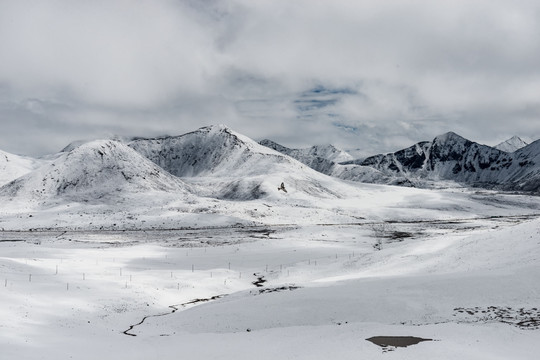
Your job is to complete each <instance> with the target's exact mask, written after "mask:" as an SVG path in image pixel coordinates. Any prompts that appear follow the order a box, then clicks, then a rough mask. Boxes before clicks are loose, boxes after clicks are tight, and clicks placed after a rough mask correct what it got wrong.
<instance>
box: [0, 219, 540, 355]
mask: <svg viewBox="0 0 540 360" xmlns="http://www.w3.org/2000/svg"><path fill="white" fill-rule="evenodd" d="M539 225H540V222H539V220H527V221H525V220H511V221H510V220H508V219H498V220H468V221H456V222H455V223H453V224H448V223H442V224H440V223H434V224H422V223H419V224H387V225H385V227H384V228H382V229H381V228H380V227H377V226H376V225H335V226H318V225H312V226H300V227H271V226H270V227H259V228H255V229H246V228H239V229H230V228H226V229H206V230H183V231H176V232H171V231H163V232H157V233H155V234H153V235H152V237H151V238H149V235H148V234H140V233H139V234H138V233H136V232H133V233H127V234H126V233H123V232H103V233H99V232H71V233H70V232H68V233H59V234H53V235H49V236H46V235H45V234H41V235H42V236H41V241H37V239H38V238H39V237H40V236H39V234H38V233H36V234H30V233H26V234H22V233H21V234H19V237H20V238H25V237H26V236H27V237H28V238H26V240H25V241H17V242H6V241H3V242H0V248H1V254H2V256H1V257H0V274H1V276H2V278H3V279H4V280H6V279H7V286H3V287H0V301H1V303H2V304H3V306H2V307H1V308H0V316H1V318H2V319H3V321H2V322H1V323H0V324H1V325H0V346H1V348H2V349H3V351H2V354H3V356H6V358H7V359H10V358H24V359H40V358H41V359H53V358H54V359H63V358H70V357H72V358H77V359H95V358H97V357H99V358H103V359H110V358H118V356H121V357H129V358H132V359H152V358H156V359H174V358H177V357H178V354H182V355H183V356H187V357H191V358H202V359H219V358H221V359H222V358H235V359H248V358H253V357H257V358H261V359H275V358H293V359H294V358H297V359H326V358H328V357H331V356H332V357H333V356H339V357H341V358H344V359H353V358H359V357H363V356H366V357H369V358H379V357H384V358H400V359H431V358H440V359H454V358H456V357H461V358H467V359H485V358H490V359H505V358H516V359H534V358H536V356H535V354H536V352H537V351H538V345H537V344H538V343H540V332H539V331H538V330H532V329H523V328H520V327H518V326H516V325H515V324H514V325H512V324H505V323H501V321H499V320H500V319H499V320H490V321H485V320H481V316H483V315H481V313H480V312H479V313H478V314H476V315H468V314H467V313H460V312H459V311H456V310H455V309H457V308H474V307H479V308H481V309H487V308H488V307H489V306H497V307H501V308H503V307H504V308H505V309H506V308H508V309H511V310H508V311H509V312H510V315H512V316H514V317H515V318H518V317H519V316H518V315H517V313H518V309H519V308H524V309H532V308H534V307H538V304H539V297H538V294H539V293H540V285H538V282H537V281H536V280H537V279H538V278H539V276H540V267H539V266H538V264H539V262H538V259H539V258H540V250H539V249H540V247H539V246H538V245H539V242H540V233H539V228H540V226H539ZM396 232H401V233H409V234H413V236H411V237H406V238H399V239H393V238H391V237H386V235H389V234H395V233H396ZM10 235H13V234H10ZM59 235H61V236H59ZM3 236H4V238H5V237H6V236H7V235H6V234H5V233H4V234H3ZM156 238H161V240H156ZM68 239H71V241H69V240H68ZM379 240H381V242H380V244H382V246H381V247H380V248H377V247H376V246H375V245H376V244H377V243H379ZM229 264H230V265H229ZM229 266H230V268H229ZM57 267H58V273H56V269H57ZM30 274H31V275H32V277H31V279H29V275H30ZM254 274H255V275H254ZM260 277H262V278H263V279H264V280H266V281H267V282H266V283H264V284H263V285H264V286H263V287H256V286H254V285H253V284H252V283H253V282H254V281H256V280H258V279H259V278H260ZM68 284H69V285H68ZM0 285H6V284H5V283H4V282H2V283H0ZM217 295H225V296H223V297H221V298H219V299H215V300H211V301H200V302H196V303H192V304H186V303H189V302H191V301H192V300H196V299H200V300H205V299H209V298H211V297H214V296H217ZM182 304H185V305H182ZM171 306H175V307H176V308H177V309H178V311H176V312H174V313H173V308H171ZM146 316H150V317H148V318H146V319H145V320H144V322H143V323H142V324H140V325H137V326H135V327H133V328H132V329H131V330H129V331H128V333H129V334H131V335H136V336H130V335H126V334H125V333H124V332H125V331H126V330H128V329H129V328H130V326H132V325H136V324H138V323H140V322H141V321H142V320H143V318H144V317H146ZM479 316H480V317H479ZM502 320H504V319H502ZM518 320H519V319H518ZM509 321H510V320H509ZM515 322H516V323H517V320H516V321H515ZM378 335H410V336H420V337H424V338H430V339H435V340H438V341H434V342H425V343H421V344H418V345H415V346H411V347H408V348H398V349H394V351H389V352H383V350H382V349H381V348H379V347H377V346H376V345H374V344H371V343H369V342H367V341H365V339H366V338H368V337H371V336H378ZM95 344H99V346H96V345H95Z"/></svg>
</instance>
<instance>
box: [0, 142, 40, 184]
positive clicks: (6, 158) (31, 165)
mask: <svg viewBox="0 0 540 360" xmlns="http://www.w3.org/2000/svg"><path fill="white" fill-rule="evenodd" d="M43 164H44V161H41V160H38V159H33V158H30V157H26V156H18V155H14V154H10V153H7V152H4V151H1V150H0V186H2V185H4V184H7V183H8V182H10V181H12V180H15V179H16V178H18V177H20V176H23V175H25V174H27V173H29V172H30V171H32V170H34V169H37V168H38V167H40V166H41V165H43Z"/></svg>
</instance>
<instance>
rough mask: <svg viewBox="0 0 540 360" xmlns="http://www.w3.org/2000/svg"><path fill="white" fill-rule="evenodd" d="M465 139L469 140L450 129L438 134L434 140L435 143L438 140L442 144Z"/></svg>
mask: <svg viewBox="0 0 540 360" xmlns="http://www.w3.org/2000/svg"><path fill="white" fill-rule="evenodd" d="M463 141H468V140H467V139H465V138H464V137H463V136H460V135H458V134H456V133H455V132H453V131H449V132H447V133H444V134H441V135H438V136H436V137H435V139H434V140H433V142H434V143H435V142H438V143H441V144H444V143H447V142H463Z"/></svg>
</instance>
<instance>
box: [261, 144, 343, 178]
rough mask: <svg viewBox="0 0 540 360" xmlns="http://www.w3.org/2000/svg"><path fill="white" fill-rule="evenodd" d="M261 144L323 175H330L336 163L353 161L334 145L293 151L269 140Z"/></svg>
mask: <svg viewBox="0 0 540 360" xmlns="http://www.w3.org/2000/svg"><path fill="white" fill-rule="evenodd" d="M259 144H261V145H263V146H266V147H268V148H270V149H274V150H276V151H278V152H280V153H282V154H285V155H288V156H290V157H292V158H294V159H296V160H298V161H300V162H301V163H303V164H305V165H307V166H309V167H310V168H312V169H314V170H317V171H319V172H322V173H323V174H329V173H330V172H331V171H332V168H333V166H334V163H336V162H340V161H347V160H351V159H352V156H350V155H348V154H347V153H345V152H344V151H341V150H339V149H337V148H335V147H334V146H332V145H324V146H317V145H316V146H312V147H310V148H307V149H291V148H288V147H285V146H283V145H280V144H278V143H276V142H273V141H271V140H267V139H265V140H262V141H260V142H259Z"/></svg>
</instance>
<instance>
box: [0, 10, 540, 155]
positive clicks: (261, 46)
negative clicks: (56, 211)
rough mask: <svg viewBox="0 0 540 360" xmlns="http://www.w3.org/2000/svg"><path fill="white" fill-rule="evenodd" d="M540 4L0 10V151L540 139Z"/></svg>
mask: <svg viewBox="0 0 540 360" xmlns="http://www.w3.org/2000/svg"><path fill="white" fill-rule="evenodd" d="M539 39H540V1H537V0H531V1H527V0H521V1H509V0H505V1H498V0H485V1H480V0H479V1H476V0H463V1H461V0H452V1H442V0H441V1H435V0H425V1H413V0H411V1H405V0H403V1H394V0H384V1H381V0H370V1H364V0H349V1H345V0H321V1H317V0H298V1H295V0H170V1H168V0H163V1H158V0H148V1H144V0H103V1H100V0H93V1H87V0H85V1H76V0H65V1H60V0H58V1H56V0H50V1H47V0H36V1H31V0H25V1H19V0H14V1H9V0H0V123H1V126H0V149H1V150H4V151H7V152H12V153H17V154H25V155H32V156H37V155H42V154H46V153H53V152H57V151H59V150H60V149H62V148H63V147H64V146H65V145H67V144H68V143H69V142H71V141H73V140H77V139H90V138H99V137H108V136H112V135H123V136H157V135H164V134H169V135H179V134H182V133H185V132H188V131H192V130H194V129H197V128H199V127H201V126H205V125H209V124H226V125H228V126H229V127H231V128H233V129H234V130H236V131H238V132H240V133H243V134H245V135H247V136H250V137H251V138H254V139H256V140H260V139H262V138H269V139H272V140H274V141H277V142H279V143H282V144H283V145H285V146H289V147H305V146H309V145H313V144H324V143H333V144H335V145H336V146H339V147H341V148H344V149H360V153H363V154H366V155H367V154H375V153H379V152H389V151H395V150H398V149H401V148H403V147H406V146H409V145H412V144H413V143H416V142H418V141H421V140H431V139H432V138H433V137H435V136H436V135H439V134H442V133H445V132H447V131H454V132H456V133H458V134H460V135H462V136H464V137H466V138H468V139H470V140H473V141H477V142H480V143H485V144H488V145H495V144H496V143H498V142H500V141H503V140H506V139H507V138H509V137H511V136H512V135H518V136H522V137H524V138H528V140H536V139H539V138H540V40H539Z"/></svg>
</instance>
